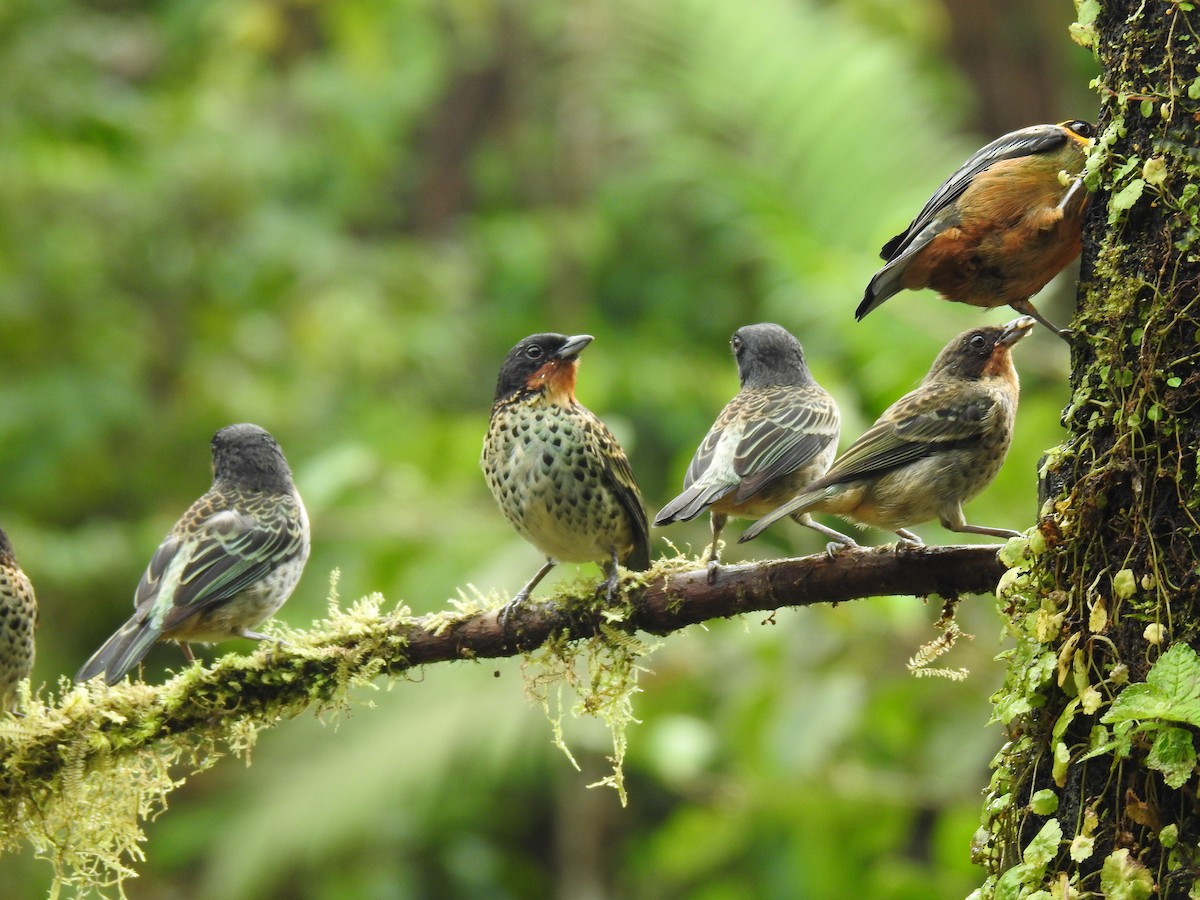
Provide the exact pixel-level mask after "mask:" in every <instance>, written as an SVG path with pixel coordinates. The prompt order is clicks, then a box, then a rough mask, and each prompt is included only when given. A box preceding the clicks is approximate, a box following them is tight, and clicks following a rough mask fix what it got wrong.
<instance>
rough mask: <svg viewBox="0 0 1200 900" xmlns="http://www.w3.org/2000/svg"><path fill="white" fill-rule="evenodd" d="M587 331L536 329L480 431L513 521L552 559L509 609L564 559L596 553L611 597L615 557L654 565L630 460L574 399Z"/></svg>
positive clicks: (493, 481)
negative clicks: (545, 330) (539, 332)
mask: <svg viewBox="0 0 1200 900" xmlns="http://www.w3.org/2000/svg"><path fill="white" fill-rule="evenodd" d="M592 340H593V338H592V336H591V335H590V334H575V335H565V334H557V333H553V332H548V333H543V334H534V335H530V336H529V337H527V338H525V339H524V340H522V341H520V342H518V343H517V345H516V346H515V347H513V348H512V350H510V351H509V353H508V356H507V357H506V358H505V360H504V363H503V365H502V366H501V367H500V374H499V377H498V378H497V380H496V393H495V398H494V402H493V405H492V412H491V417H490V418H489V421H488V428H487V434H486V435H485V437H484V440H483V452H482V455H481V456H480V466H481V468H482V469H483V473H484V477H485V479H486V480H487V484H488V487H489V488H490V489H491V492H492V496H493V497H494V498H495V499H496V503H497V505H498V506H499V507H500V511H501V512H502V513H503V514H504V517H505V518H506V519H507V520H508V522H509V524H510V525H512V527H513V528H514V529H516V531H517V533H518V534H519V535H520V536H521V537H523V538H524V539H525V540H526V541H528V542H529V543H530V544H532V545H533V546H534V547H536V548H537V549H538V550H539V551H540V552H541V553H542V554H543V555H544V556H545V557H546V563H545V565H543V566H542V567H541V569H539V570H538V572H537V573H536V574H535V575H534V576H533V578H531V579H530V580H529V581H528V582H527V583H526V584H525V586H524V587H522V588H521V590H519V591H518V592H517V593H516V595H514V596H513V598H512V599H511V600H510V601H509V602H508V603H507V604H506V605H505V606H504V607H503V609H502V610H501V611H500V614H499V620H498V621H499V625H500V628H501V631H502V632H505V631H506V630H507V620H508V617H509V615H511V613H512V612H513V611H515V610H516V609H517V607H519V606H520V605H521V604H522V603H524V602H525V601H526V600H527V599H528V598H529V594H530V592H531V591H532V590H533V589H534V588H535V587H537V585H538V582H540V581H541V580H542V579H543V578H545V577H546V574H547V573H548V572H549V571H550V570H551V569H552V568H553V567H554V566H555V565H556V564H557V563H560V562H598V563H600V564H601V566H602V568H603V569H604V572H605V575H606V578H605V581H604V584H603V585H602V587H603V588H604V590H605V593H606V596H607V599H608V601H609V602H610V603H611V602H612V600H613V598H614V596H615V592H616V587H617V579H618V569H617V567H618V565H620V566H624V567H625V568H627V569H631V570H634V571H644V570H645V569H648V568H649V567H650V530H649V526H648V525H647V522H646V511H645V507H644V506H643V504H642V495H641V492H640V491H639V490H638V486H637V482H636V481H635V480H634V477H633V469H632V468H631V467H630V465H629V459H628V457H627V456H626V455H625V451H624V450H622V449H621V445H620V444H618V443H617V439H616V438H615V437H613V434H612V432H611V431H609V429H608V426H606V425H605V424H604V423H603V422H602V421H600V419H599V418H597V417H596V415H595V414H594V413H593V412H591V410H589V409H588V408H587V407H585V406H583V405H582V404H581V403H579V401H578V400H576V399H575V380H576V374H577V371H578V368H579V354H580V353H581V352H582V351H583V349H584V348H585V347H587V346H588V344H590V343H591V342H592Z"/></svg>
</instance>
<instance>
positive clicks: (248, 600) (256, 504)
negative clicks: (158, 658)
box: [75, 425, 309, 684]
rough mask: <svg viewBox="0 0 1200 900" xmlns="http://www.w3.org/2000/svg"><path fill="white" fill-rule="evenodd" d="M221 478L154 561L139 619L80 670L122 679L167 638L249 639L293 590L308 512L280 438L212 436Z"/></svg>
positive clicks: (250, 431)
mask: <svg viewBox="0 0 1200 900" xmlns="http://www.w3.org/2000/svg"><path fill="white" fill-rule="evenodd" d="M212 453H213V483H212V487H211V488H209V490H208V492H207V493H206V494H204V496H202V497H201V498H200V499H199V500H197V501H196V502H195V503H193V504H192V506H191V508H190V509H188V511H187V512H185V513H184V514H183V518H181V519H180V520H179V521H178V522H177V523H176V524H175V527H174V528H173V529H171V533H170V534H169V535H167V538H166V540H164V541H163V542H162V544H160V545H159V548H158V550H156V551H155V552H154V556H153V557H152V558H151V560H150V565H149V566H148V567H147V568H146V573H145V574H144V575H143V576H142V581H141V583H140V584H139V585H138V587H137V592H136V593H135V595H134V609H135V612H134V614H133V618H132V619H130V620H129V621H128V622H126V623H125V624H124V625H122V626H121V628H120V630H118V631H117V633H116V634H114V635H113V636H112V637H111V638H109V639H108V640H107V641H106V642H105V643H104V646H103V647H101V648H100V649H99V650H97V651H96V652H95V654H93V656H92V658H91V659H89V660H88V661H87V662H86V663H85V664H84V666H83V668H82V669H80V670H79V673H78V674H77V675H76V676H75V680H76V681H86V680H88V679H89V678H93V677H94V676H96V675H100V674H103V675H104V676H105V680H106V681H107V682H108V683H109V684H115V683H116V682H117V681H119V680H120V679H121V678H122V677H123V676H124V675H125V673H126V672H128V671H129V670H130V669H131V668H133V667H134V666H135V665H137V663H138V662H139V661H140V660H141V659H142V657H143V656H145V655H146V652H147V651H148V650H149V649H150V646H151V645H152V644H153V643H154V642H155V641H157V640H173V641H178V642H179V643H180V645H181V647H182V648H183V652H184V655H185V656H187V658H188V659H191V658H192V654H191V649H190V648H189V647H188V642H189V641H194V642H198V643H212V642H214V641H223V640H226V639H227V638H233V637H244V638H251V639H253V640H258V641H261V640H266V639H267V637H266V635H262V634H259V633H257V632H255V631H253V630H251V629H253V628H255V627H257V626H258V625H259V624H260V623H261V622H263V621H265V620H266V619H268V618H270V617H271V616H272V615H273V614H274V613H275V611H276V610H278V609H279V607H280V606H282V605H283V602H284V601H285V600H287V598H288V597H289V596H290V595H291V593H292V590H293V588H295V587H296V583H297V582H298V581H299V580H300V575H301V573H302V572H303V571H304V563H305V561H306V560H307V559H308V550H309V533H308V516H307V514H306V513H305V511H304V504H303V503H302V502H301V500H300V494H299V493H297V491H296V487H295V485H293V484H292V472H291V470H290V469H289V468H288V464H287V460H286V459H284V457H283V451H282V450H281V449H280V448H279V444H277V443H276V442H275V439H274V438H273V437H271V435H270V434H268V433H267V432H266V431H264V430H263V429H261V428H259V427H258V426H257V425H230V426H228V427H227V428H222V429H221V430H220V431H218V432H217V433H216V434H215V435H214V436H213V439H212Z"/></svg>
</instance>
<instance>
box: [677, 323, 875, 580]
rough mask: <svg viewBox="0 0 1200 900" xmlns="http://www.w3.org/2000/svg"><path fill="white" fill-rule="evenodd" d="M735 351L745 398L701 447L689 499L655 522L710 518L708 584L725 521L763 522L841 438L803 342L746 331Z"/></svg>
mask: <svg viewBox="0 0 1200 900" xmlns="http://www.w3.org/2000/svg"><path fill="white" fill-rule="evenodd" d="M729 344H730V346H731V347H732V348H733V356H734V359H735V360H736V361H737V367H738V381H739V382H740V383H741V390H740V391H738V394H737V396H735V397H734V398H733V399H732V400H730V401H729V402H728V403H727V404H726V405H725V408H724V409H722V410H721V413H720V415H718V416H717V420H716V421H715V422H714V423H713V426H712V428H710V429H709V431H708V434H706V435H705V436H704V440H703V441H701V442H700V447H699V448H698V449H697V450H696V453H695V455H694V456H693V457H692V462H691V465H689V466H688V470H687V475H686V476H684V479H683V492H682V493H680V494H679V496H678V497H676V498H675V499H674V500H672V501H671V502H670V503H668V504H667V505H666V506H664V507H663V508H662V509H661V510H659V513H658V515H657V516H656V517H655V519H654V524H655V525H669V524H670V523H672V522H688V521H691V520H692V519H694V518H696V516H698V515H700V514H701V513H702V512H704V510H706V509H707V510H708V511H709V515H710V518H711V520H712V545H711V547H710V548H709V552H708V560H707V562H708V582H709V584H712V583H713V582H714V581H716V577H717V572H718V570H719V566H720V553H719V550H718V541H719V540H720V537H721V529H722V528H724V527H725V522H726V520H727V519H728V518H729V517H730V516H738V517H741V518H756V517H758V516H764V515H766V514H767V513H769V512H771V511H772V510H774V509H775V508H776V507H778V506H780V505H781V504H783V503H785V502H786V501H788V500H790V499H791V498H792V497H794V496H796V495H797V494H798V493H800V491H801V490H802V489H803V488H805V487H806V486H807V485H808V484H809V483H810V482H812V481H813V480H815V479H817V478H819V477H820V476H821V475H824V474H825V470H826V469H828V468H829V464H830V463H831V462H832V461H833V457H834V454H835V453H836V452H837V442H838V435H839V434H840V432H841V417H840V416H839V415H838V408H837V404H836V403H835V402H834V400H833V398H832V397H831V396H829V394H828V392H827V391H826V390H825V389H824V388H823V387H821V386H820V385H819V384H817V382H816V381H815V380H814V379H813V377H812V373H811V372H809V370H808V364H807V363H806V362H805V360H804V350H803V348H802V347H801V346H800V342H799V341H798V340H796V338H795V337H793V336H792V335H791V334H790V333H789V332H788V331H787V330H786V329H784V328H781V327H780V326H779V325H773V324H770V323H763V324H760V325H746V326H744V327H742V328H739V329H738V330H737V331H736V332H734V335H733V338H732V339H731V340H730V342H729ZM793 518H795V520H796V521H797V522H799V523H800V524H801V525H807V526H808V527H809V528H813V529H815V530H816V531H819V532H820V533H821V534H823V535H825V536H826V537H828V538H830V539H832V540H834V541H837V542H838V543H841V544H849V545H853V544H854V541H853V540H852V539H851V538H849V537H847V536H846V535H844V534H842V533H840V532H838V531H834V530H833V529H832V528H826V527H825V526H824V525H820V524H818V523H817V522H814V521H813V520H812V518H811V517H810V516H809V515H808V513H804V512H801V513H796V514H795V516H794V517H793Z"/></svg>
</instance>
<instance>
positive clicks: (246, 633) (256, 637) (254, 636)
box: [237, 628, 287, 647]
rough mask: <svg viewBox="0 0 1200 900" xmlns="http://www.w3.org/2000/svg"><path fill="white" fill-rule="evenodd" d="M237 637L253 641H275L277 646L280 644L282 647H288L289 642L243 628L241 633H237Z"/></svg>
mask: <svg viewBox="0 0 1200 900" xmlns="http://www.w3.org/2000/svg"><path fill="white" fill-rule="evenodd" d="M237 635H238V637H244V638H248V639H250V640H252V641H274V642H275V643H276V644H278V645H279V646H281V647H286V646H287V641H285V640H284V639H283V638H281V637H272V636H271V635H269V634H262V633H261V632H258V631H251V630H250V629H248V628H243V629H242V630H241V631H239V632H238V633H237Z"/></svg>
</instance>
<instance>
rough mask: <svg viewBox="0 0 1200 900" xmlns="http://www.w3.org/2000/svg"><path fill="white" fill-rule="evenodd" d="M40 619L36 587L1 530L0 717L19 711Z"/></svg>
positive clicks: (31, 666) (30, 667) (0, 529)
mask: <svg viewBox="0 0 1200 900" xmlns="http://www.w3.org/2000/svg"><path fill="white" fill-rule="evenodd" d="M37 615H38V610H37V598H36V597H35V596H34V594H33V585H32V584H30V583H29V579H28V578H26V577H25V573H24V572H22V571H21V567H20V566H19V565H17V558H16V557H15V556H14V555H13V548H12V543H11V542H10V541H9V539H8V535H7V534H6V533H5V531H4V529H3V528H0V713H3V712H5V711H8V710H12V709H14V708H15V706H16V700H17V684H18V683H19V682H20V681H21V680H22V679H23V678H28V677H29V673H30V672H32V671H33V630H34V629H35V628H36V627H37Z"/></svg>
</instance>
